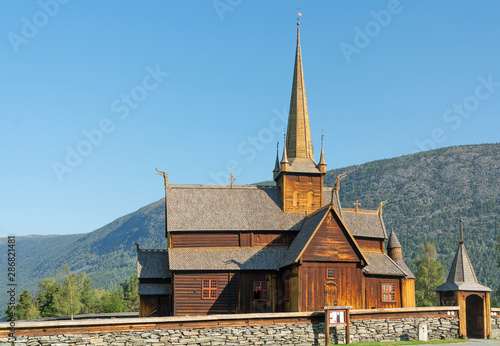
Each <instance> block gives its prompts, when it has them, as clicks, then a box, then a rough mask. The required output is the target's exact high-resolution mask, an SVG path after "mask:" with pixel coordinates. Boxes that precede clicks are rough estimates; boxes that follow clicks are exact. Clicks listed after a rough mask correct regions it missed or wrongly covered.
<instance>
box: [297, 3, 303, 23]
mask: <svg viewBox="0 0 500 346" xmlns="http://www.w3.org/2000/svg"><path fill="white" fill-rule="evenodd" d="M300 17H302V13H301V12H300V7H298V8H297V26H299V25H300Z"/></svg>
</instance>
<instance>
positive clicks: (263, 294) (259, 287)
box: [253, 281, 267, 300]
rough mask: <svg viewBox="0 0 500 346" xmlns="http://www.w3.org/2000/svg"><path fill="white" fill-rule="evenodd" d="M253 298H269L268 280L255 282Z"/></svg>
mask: <svg viewBox="0 0 500 346" xmlns="http://www.w3.org/2000/svg"><path fill="white" fill-rule="evenodd" d="M253 299H254V300H267V281H254V282H253Z"/></svg>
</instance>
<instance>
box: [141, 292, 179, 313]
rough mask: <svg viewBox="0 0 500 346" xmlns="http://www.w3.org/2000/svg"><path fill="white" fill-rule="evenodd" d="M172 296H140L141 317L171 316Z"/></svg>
mask: <svg viewBox="0 0 500 346" xmlns="http://www.w3.org/2000/svg"><path fill="white" fill-rule="evenodd" d="M171 298H172V297H171V296H140V297H139V316H140V317H153V316H170V315H171V314H172V309H171V301H172V300H171Z"/></svg>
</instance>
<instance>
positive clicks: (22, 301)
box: [15, 290, 40, 320]
mask: <svg viewBox="0 0 500 346" xmlns="http://www.w3.org/2000/svg"><path fill="white" fill-rule="evenodd" d="M15 315H16V319H18V320H32V319H34V318H38V317H40V311H38V308H37V307H36V305H35V300H34V299H33V298H32V297H31V295H30V293H29V292H28V290H24V291H23V293H21V295H20V296H19V302H18V303H17V307H16V313H15Z"/></svg>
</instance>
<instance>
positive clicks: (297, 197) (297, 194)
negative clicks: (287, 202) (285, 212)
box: [292, 191, 299, 207]
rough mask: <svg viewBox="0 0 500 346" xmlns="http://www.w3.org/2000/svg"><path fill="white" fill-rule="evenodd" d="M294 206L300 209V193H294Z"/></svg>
mask: <svg viewBox="0 0 500 346" xmlns="http://www.w3.org/2000/svg"><path fill="white" fill-rule="evenodd" d="M292 205H293V206H294V207H298V206H299V192H298V191H294V192H293V200H292Z"/></svg>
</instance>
